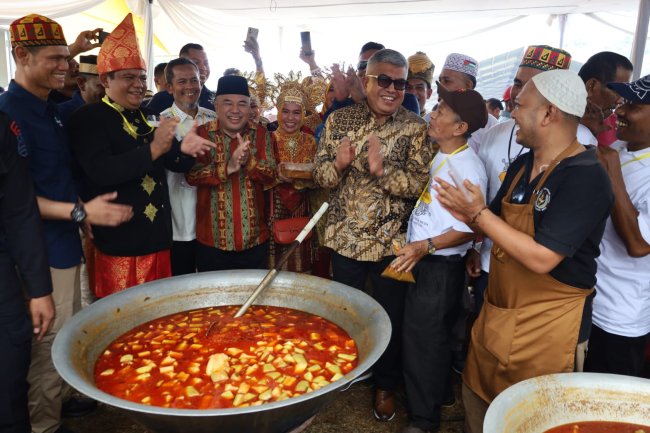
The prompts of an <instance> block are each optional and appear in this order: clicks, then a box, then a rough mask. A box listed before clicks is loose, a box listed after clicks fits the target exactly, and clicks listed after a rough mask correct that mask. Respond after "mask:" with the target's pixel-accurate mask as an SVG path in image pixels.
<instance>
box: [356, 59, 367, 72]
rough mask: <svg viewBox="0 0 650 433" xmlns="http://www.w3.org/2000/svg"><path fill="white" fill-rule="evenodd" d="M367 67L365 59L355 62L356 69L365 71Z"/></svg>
mask: <svg viewBox="0 0 650 433" xmlns="http://www.w3.org/2000/svg"><path fill="white" fill-rule="evenodd" d="M367 67H368V61H367V60H359V63H357V69H359V70H362V71H365V70H366V68H367Z"/></svg>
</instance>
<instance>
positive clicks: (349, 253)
mask: <svg viewBox="0 0 650 433" xmlns="http://www.w3.org/2000/svg"><path fill="white" fill-rule="evenodd" d="M406 76H407V62H406V59H405V58H404V56H403V55H401V54H400V53H398V52H396V51H393V50H389V49H384V50H380V51H377V52H376V53H375V54H374V55H373V56H372V57H371V58H370V61H369V62H368V68H367V72H366V74H365V76H364V77H363V78H362V81H363V84H364V86H365V89H366V92H367V95H368V97H367V100H366V101H363V102H361V103H358V104H355V105H352V106H349V107H346V108H342V109H340V110H337V111H336V112H334V113H332V115H331V116H330V117H329V118H328V120H327V122H326V124H325V129H324V131H323V138H322V141H321V145H320V148H319V150H318V153H317V155H316V169H315V171H314V180H315V182H316V183H317V184H318V185H319V186H321V187H323V188H331V189H332V193H331V194H330V208H329V213H328V215H327V226H326V229H325V242H324V243H325V246H327V247H329V248H332V250H334V251H333V255H332V268H333V271H334V280H335V281H338V282H341V283H344V284H347V285H349V286H352V287H356V288H358V289H363V288H364V287H365V284H366V279H367V278H368V277H369V278H370V281H371V283H372V290H373V296H374V297H375V299H376V300H377V301H378V302H379V303H380V304H381V305H382V307H384V309H385V310H386V312H387V313H388V315H389V317H390V319H391V324H392V327H393V333H392V335H391V340H390V343H389V345H388V348H387V349H386V352H384V354H383V355H382V356H381V358H380V359H379V361H378V362H377V364H375V367H374V372H373V374H374V378H375V386H376V388H377V389H376V393H375V406H374V413H375V417H376V418H377V419H378V420H380V421H388V420H390V419H392V418H393V417H394V416H395V398H394V391H395V389H396V388H397V386H398V385H399V383H400V382H401V377H402V372H401V369H400V368H399V365H400V357H401V329H402V313H403V310H404V293H405V292H406V285H405V283H402V282H398V281H395V280H390V279H387V278H383V277H381V276H380V274H381V273H382V271H383V269H384V268H386V266H388V265H389V264H390V262H391V261H392V260H393V259H394V251H393V249H392V241H393V240H394V239H396V238H398V237H402V238H403V236H404V233H405V232H406V224H407V222H408V218H409V214H410V212H411V210H412V209H413V204H414V202H415V199H416V198H417V197H418V196H419V195H420V193H421V192H422V190H423V188H424V187H425V185H426V183H427V180H428V167H429V163H430V162H431V159H432V158H433V148H432V144H431V143H430V142H429V141H428V139H427V135H426V125H425V123H424V120H422V118H420V117H419V116H418V115H417V114H415V113H412V112H410V111H408V110H407V109H405V108H404V107H402V101H403V100H404V93H405V88H406V85H407V81H406Z"/></svg>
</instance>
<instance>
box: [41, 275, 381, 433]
mask: <svg viewBox="0 0 650 433" xmlns="http://www.w3.org/2000/svg"><path fill="white" fill-rule="evenodd" d="M265 273H266V271H262V270H259V271H258V270H242V271H221V272H207V273H199V274H194V275H184V276H180V277H174V278H167V279H164V280H159V281H154V282H151V283H147V284H143V285H140V286H137V287H133V288H130V289H128V290H125V291H123V292H120V293H117V294H115V295H111V296H109V297H107V298H104V299H102V300H99V301H98V302H96V303H94V304H92V305H90V306H89V307H88V308H85V309H83V310H82V311H80V312H79V313H78V314H76V315H75V316H74V317H73V318H72V319H71V320H70V321H69V322H68V323H66V324H65V326H64V327H63V329H61V331H59V333H58V335H57V337H56V339H55V341H54V346H53V348H52V357H53V359H54V365H55V367H56V369H57V370H58V372H59V374H60V375H61V377H63V379H64V380H65V381H66V382H68V383H69V384H70V385H71V386H72V387H74V388H75V389H77V390H79V391H80V392H82V393H84V394H86V395H88V396H89V397H92V398H94V399H96V400H98V401H100V402H103V403H105V404H108V405H111V406H114V407H117V408H121V409H124V410H125V411H126V412H127V413H128V415H129V416H131V417H132V418H133V419H134V420H135V421H137V422H139V423H140V424H142V425H144V426H145V427H147V428H148V429H150V430H152V431H154V432H159V433H181V432H182V433H204V432H205V433H208V432H210V433H216V432H218V433H286V432H287V431H289V430H291V429H292V428H295V427H297V426H299V425H300V424H302V423H303V422H304V421H306V420H307V419H309V418H310V417H312V416H314V415H315V414H316V413H317V412H318V411H319V409H320V408H321V407H322V406H323V405H325V404H327V403H328V402H330V401H332V400H333V399H334V398H336V394H337V393H338V390H340V389H341V388H343V387H344V386H346V385H347V384H349V383H350V382H351V381H352V380H354V379H355V378H356V377H358V376H359V375H361V374H362V373H363V372H365V371H366V370H368V369H369V368H370V367H371V366H372V365H373V364H374V363H375V362H376V361H377V359H378V358H379V356H380V355H381V354H382V353H383V352H384V350H385V349H386V346H387V345H388V340H389V338H390V333H391V326H390V321H389V319H388V315H387V314H386V312H385V311H384V310H383V309H382V308H381V306H380V305H379V304H378V303H377V302H375V301H374V300H373V299H372V298H371V297H369V296H368V295H366V294H365V293H363V292H362V291H359V290H356V289H353V288H351V287H348V286H345V285H343V284H339V283H335V282H332V281H329V280H325V279H322V278H318V277H313V276H310V275H302V274H295V273H292V272H282V273H280V274H279V275H278V276H277V277H276V278H275V280H274V281H273V284H272V286H271V287H270V288H269V289H267V290H266V292H264V293H262V294H261V295H260V297H259V298H258V299H257V301H256V304H261V305H272V306H282V307H289V308H295V309H298V310H302V311H306V312H309V313H312V314H317V315H319V316H322V317H325V318H326V319H329V320H331V321H332V322H334V323H336V324H338V325H339V326H341V327H342V328H343V329H345V330H346V331H347V332H348V333H349V334H350V336H351V337H352V338H354V340H355V341H356V344H357V347H358V350H359V365H358V366H357V368H356V369H354V370H353V371H351V372H350V373H348V374H347V375H345V377H344V378H342V379H340V380H338V381H336V382H334V383H332V384H330V385H328V386H326V387H324V388H321V389H319V390H318V391H314V392H312V393H309V394H305V395H303V396H300V397H296V398H291V399H288V400H284V401H280V402H275V403H269V404H265V405H261V406H256V407H246V408H239V409H213V410H187V409H168V408H161V407H151V406H146V405H142V404H137V403H132V402H129V401H126V400H122V399H119V398H116V397H113V396H111V395H109V394H106V393H104V392H102V391H100V390H99V389H97V388H96V387H95V384H94V378H93V368H94V365H95V361H96V359H97V357H98V356H99V354H100V352H101V351H102V350H103V349H104V348H105V347H106V346H107V345H108V344H109V343H110V342H111V341H113V340H114V339H115V338H117V337H118V336H120V335H121V334H123V333H125V332H126V331H128V330H130V329H131V328H133V327H135V326H137V325H139V324H142V323H144V322H146V321H149V320H152V319H155V318H158V317H161V316H164V315H167V314H172V313H175V312H179V311H183V310H189V309H192V308H201V307H208V306H214V305H233V304H235V305H238V304H242V303H243V302H244V301H245V300H246V298H247V297H248V295H249V294H250V293H251V291H252V290H253V289H254V288H255V286H257V284H258V283H259V282H260V281H261V280H262V278H263V277H264V275H265Z"/></svg>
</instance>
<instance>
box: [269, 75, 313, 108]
mask: <svg viewBox="0 0 650 433" xmlns="http://www.w3.org/2000/svg"><path fill="white" fill-rule="evenodd" d="M275 83H276V85H275V86H274V89H273V90H274V91H273V100H274V103H275V106H276V107H277V108H278V109H279V108H280V107H281V106H282V105H283V104H285V103H286V102H294V103H296V104H299V105H300V106H301V107H303V108H304V109H305V111H306V112H307V113H313V112H314V111H315V110H316V106H317V105H318V104H320V103H321V102H322V98H323V94H324V93H325V87H326V83H325V80H324V79H322V78H320V77H306V78H304V79H303V78H302V74H301V73H300V72H297V73H294V72H293V71H291V72H289V74H288V75H286V76H285V75H283V74H275Z"/></svg>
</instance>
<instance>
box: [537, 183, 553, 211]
mask: <svg viewBox="0 0 650 433" xmlns="http://www.w3.org/2000/svg"><path fill="white" fill-rule="evenodd" d="M550 202H551V191H549V190H548V188H542V190H541V191H540V192H539V193H538V194H537V199H536V200H535V210H536V211H538V212H543V211H545V210H546V208H547V207H548V204H549V203H550Z"/></svg>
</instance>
